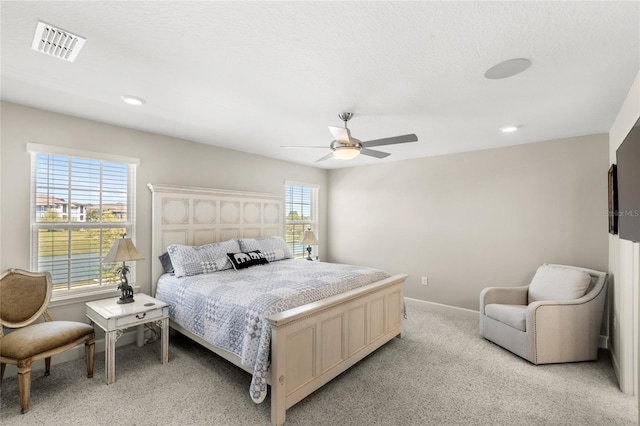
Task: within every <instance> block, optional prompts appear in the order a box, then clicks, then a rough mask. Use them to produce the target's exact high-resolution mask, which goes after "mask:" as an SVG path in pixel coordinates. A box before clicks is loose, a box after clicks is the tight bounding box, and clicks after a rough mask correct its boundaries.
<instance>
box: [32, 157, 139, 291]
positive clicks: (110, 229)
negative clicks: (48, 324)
mask: <svg viewBox="0 0 640 426" xmlns="http://www.w3.org/2000/svg"><path fill="white" fill-rule="evenodd" d="M38 150H40V151H41V150H42V146H36V147H30V151H31V152H32V185H31V186H32V191H31V195H32V198H31V199H32V209H31V210H32V211H31V228H32V233H31V242H32V256H31V259H32V261H31V263H32V269H33V270H37V271H40V272H44V271H48V272H50V273H51V275H52V278H53V286H54V294H57V293H60V292H66V291H72V290H91V289H96V288H103V287H105V286H109V285H117V283H118V279H117V275H116V273H115V271H116V269H117V268H118V267H119V266H121V264H120V263H105V262H103V260H102V259H103V258H104V256H106V254H107V253H108V252H109V250H110V249H111V246H112V245H113V242H114V241H115V239H117V238H121V237H122V236H123V235H124V234H127V236H128V237H130V238H132V237H133V224H134V212H135V209H134V196H133V195H134V185H135V165H136V164H137V163H135V161H137V160H135V159H131V160H132V161H133V163H131V162H126V161H123V162H118V161H112V160H109V161H107V160H102V159H89V158H81V157H75V156H73V155H61V154H58V153H55V154H53V153H47V152H38ZM97 155H98V156H99V155H100V154H97ZM128 266H130V267H133V265H128ZM132 276H135V275H133V269H132Z"/></svg>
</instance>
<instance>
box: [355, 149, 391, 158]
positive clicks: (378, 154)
mask: <svg viewBox="0 0 640 426" xmlns="http://www.w3.org/2000/svg"><path fill="white" fill-rule="evenodd" d="M360 154H362V155H368V156H370V157H376V158H384V157H388V156H390V155H391V154H389V153H388V152H382V151H376V150H375V149H367V148H362V149H361V150H360Z"/></svg>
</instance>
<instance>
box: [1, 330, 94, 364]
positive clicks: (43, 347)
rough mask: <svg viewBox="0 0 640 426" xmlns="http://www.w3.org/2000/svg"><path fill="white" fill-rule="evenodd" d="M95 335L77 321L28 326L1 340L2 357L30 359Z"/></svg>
mask: <svg viewBox="0 0 640 426" xmlns="http://www.w3.org/2000/svg"><path fill="white" fill-rule="evenodd" d="M91 334H93V327H92V326H90V325H88V324H84V323H81V322H75V321H49V322H43V323H39V324H33V325H28V326H26V327H23V328H19V329H16V330H14V331H12V332H11V333H8V334H6V335H5V336H4V337H2V339H0V355H2V356H3V357H7V358H12V359H16V360H21V359H28V358H31V357H33V356H35V355H38V354H41V353H43V352H47V351H50V350H52V349H56V348H60V347H62V346H65V345H68V344H70V343H72V342H74V341H76V340H78V339H81V338H82V337H85V336H90V335H91Z"/></svg>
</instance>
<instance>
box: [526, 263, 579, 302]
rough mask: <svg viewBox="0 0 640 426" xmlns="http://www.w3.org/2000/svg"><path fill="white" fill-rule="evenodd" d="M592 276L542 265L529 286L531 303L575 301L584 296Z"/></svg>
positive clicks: (574, 270)
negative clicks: (539, 301)
mask: <svg viewBox="0 0 640 426" xmlns="http://www.w3.org/2000/svg"><path fill="white" fill-rule="evenodd" d="M590 283H591V275H589V274H588V273H587V272H585V271H578V270H576V269H569V268H562V267H558V266H551V265H542V266H540V267H539V268H538V270H537V271H536V274H535V276H534V277H533V279H532V280H531V284H530V285H529V303H531V302H536V301H538V300H574V299H578V298H580V297H582V296H584V294H585V292H586V291H587V288H589V284H590Z"/></svg>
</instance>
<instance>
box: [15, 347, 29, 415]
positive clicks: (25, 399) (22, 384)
mask: <svg viewBox="0 0 640 426" xmlns="http://www.w3.org/2000/svg"><path fill="white" fill-rule="evenodd" d="M18 388H19V389H20V406H21V407H22V410H21V411H20V412H21V413H22V414H24V413H26V412H27V411H29V398H30V396H31V359H25V360H21V361H18Z"/></svg>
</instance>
